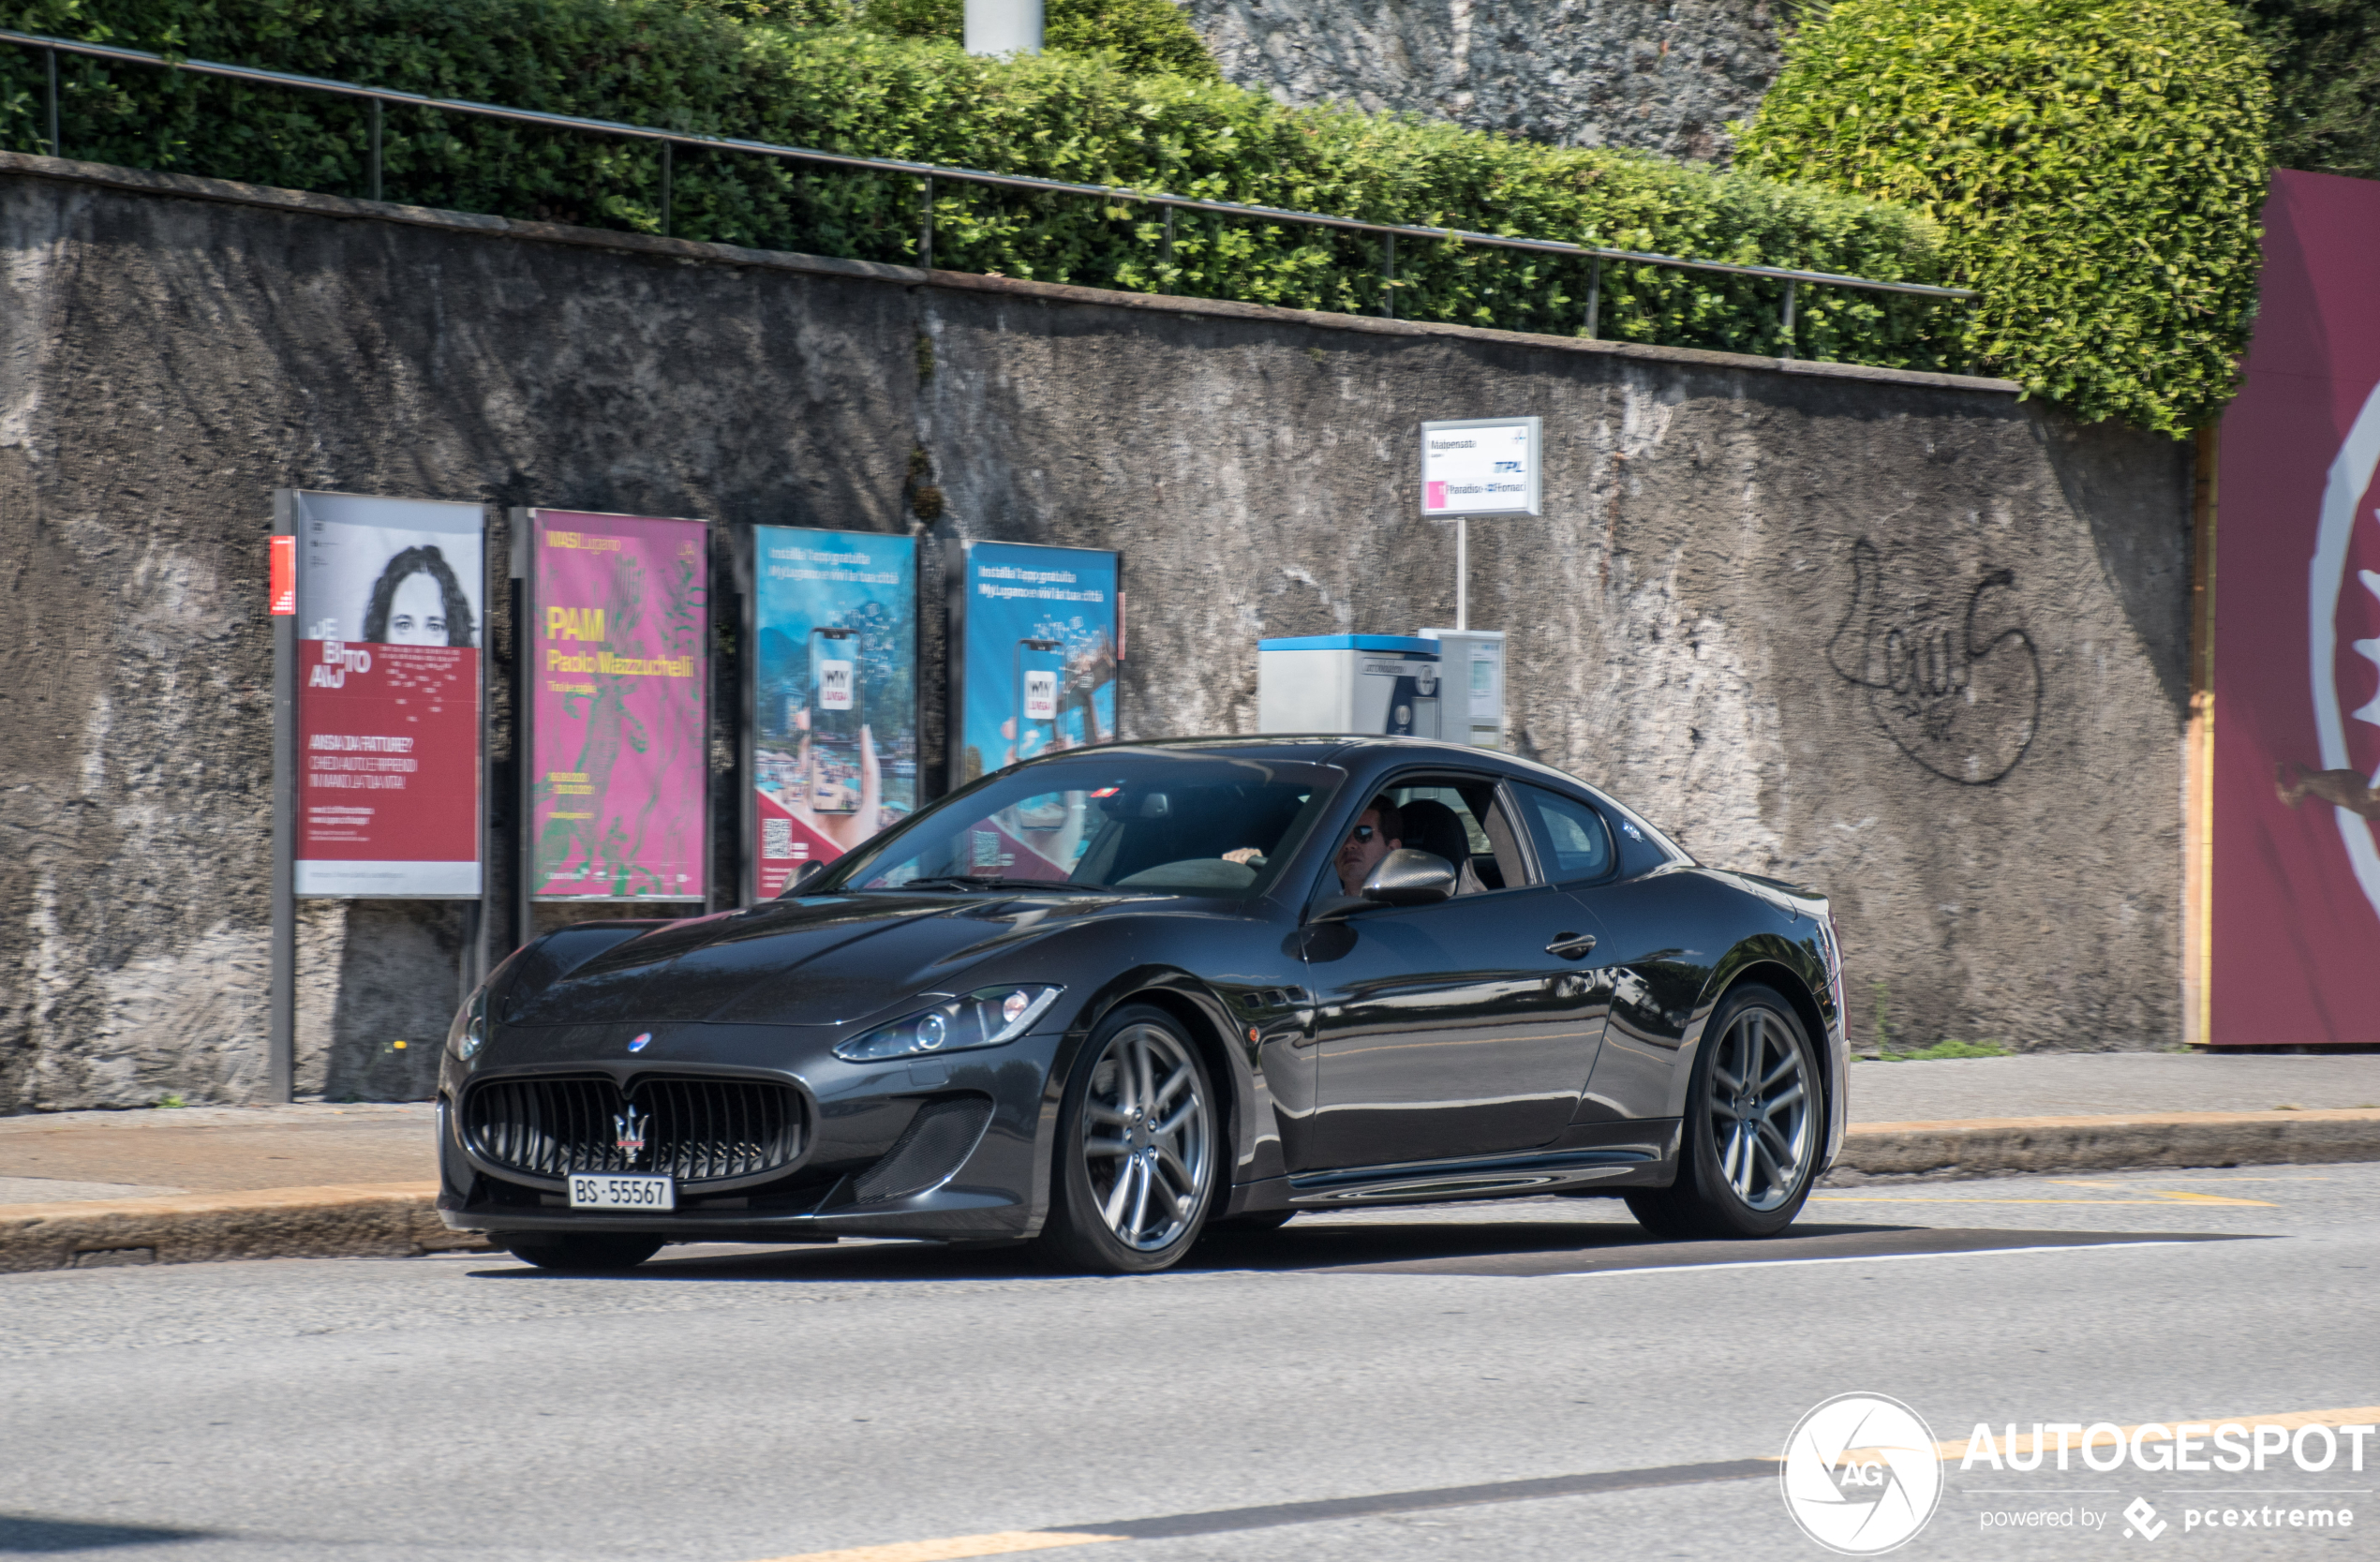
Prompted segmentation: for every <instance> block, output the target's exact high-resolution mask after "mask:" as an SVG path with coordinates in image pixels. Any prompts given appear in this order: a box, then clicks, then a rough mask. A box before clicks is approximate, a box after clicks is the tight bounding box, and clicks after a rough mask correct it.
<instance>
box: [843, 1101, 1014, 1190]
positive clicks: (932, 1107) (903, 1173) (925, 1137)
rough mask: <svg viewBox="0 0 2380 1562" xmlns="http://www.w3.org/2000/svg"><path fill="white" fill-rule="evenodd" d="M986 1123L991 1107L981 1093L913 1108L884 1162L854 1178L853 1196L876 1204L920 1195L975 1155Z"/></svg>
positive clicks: (886, 1152) (987, 1122)
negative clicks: (911, 1115)
mask: <svg viewBox="0 0 2380 1562" xmlns="http://www.w3.org/2000/svg"><path fill="white" fill-rule="evenodd" d="M990 1122H991V1103H990V1102H989V1101H987V1100H985V1099H984V1098H983V1097H982V1096H980V1095H946V1096H943V1097H941V1098H940V1099H938V1100H933V1101H929V1102H927V1103H926V1104H925V1105H924V1106H922V1107H920V1108H917V1115H916V1116H915V1117H913V1118H911V1119H910V1120H909V1126H908V1127H906V1128H904V1129H902V1130H901V1132H900V1138H897V1139H895V1140H894V1141H893V1147H892V1148H891V1149H890V1150H887V1151H885V1154H884V1158H883V1159H882V1160H879V1161H878V1162H877V1163H876V1164H875V1165H874V1166H871V1167H870V1168H868V1169H867V1170H865V1171H863V1172H861V1173H860V1174H859V1175H858V1177H856V1178H855V1179H854V1180H853V1182H852V1185H851V1191H852V1196H853V1197H854V1198H856V1199H857V1200H858V1201H859V1202H860V1203H862V1204H881V1203H883V1202H884V1201H885V1200H886V1199H888V1198H908V1197H909V1196H910V1195H911V1194H913V1193H923V1192H925V1191H926V1190H927V1189H928V1188H930V1187H932V1186H933V1185H934V1184H935V1183H939V1182H941V1181H942V1180H943V1179H944V1178H945V1177H947V1176H949V1175H950V1174H951V1173H952V1172H954V1171H956V1170H958V1169H959V1167H960V1166H961V1165H963V1164H964V1163H965V1161H966V1159H967V1157H968V1156H969V1155H972V1154H974V1150H975V1141H976V1140H977V1139H980V1138H983V1135H984V1128H985V1126H986V1125H987V1124H989V1123H990Z"/></svg>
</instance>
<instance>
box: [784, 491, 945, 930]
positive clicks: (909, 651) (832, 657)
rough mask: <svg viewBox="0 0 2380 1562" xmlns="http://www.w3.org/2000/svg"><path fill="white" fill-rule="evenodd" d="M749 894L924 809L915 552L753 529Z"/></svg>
mask: <svg viewBox="0 0 2380 1562" xmlns="http://www.w3.org/2000/svg"><path fill="white" fill-rule="evenodd" d="M752 585H753V590H752V609H751V618H752V625H751V635H752V646H753V675H752V706H753V709H752V712H751V734H752V784H753V789H754V793H755V796H753V798H752V826H753V833H754V835H755V837H756V838H757V839H756V840H754V841H751V843H750V845H751V850H749V851H748V853H747V860H748V861H749V862H751V873H752V891H753V894H754V895H755V896H756V897H757V898H759V899H762V900H766V899H767V898H768V897H770V896H773V895H775V894H777V893H778V892H779V891H780V890H781V889H783V888H784V887H785V885H786V884H787V882H788V881H790V880H791V878H792V877H793V875H794V874H795V872H796V871H797V870H799V869H800V868H801V865H802V864H803V863H805V862H831V861H832V860H834V859H835V858H836V857H839V856H840V855H843V853H845V852H847V851H849V850H851V849H852V848H853V847H854V846H856V845H858V844H859V843H860V842H861V841H865V840H867V839H868V838H869V837H870V836H871V835H874V834H875V833H876V832H877V831H879V830H881V829H884V828H885V827H886V826H890V825H893V824H896V823H898V822H899V821H900V820H901V819H903V818H906V817H907V816H908V815H909V813H910V811H912V810H914V809H915V808H916V806H917V545H916V543H915V542H914V541H912V540H911V539H910V538H907V537H886V536H884V535H882V534H880V533H876V532H870V531H809V530H802V529H797V528H792V527H779V526H756V527H754V528H752Z"/></svg>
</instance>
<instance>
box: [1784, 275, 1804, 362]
mask: <svg viewBox="0 0 2380 1562" xmlns="http://www.w3.org/2000/svg"><path fill="white" fill-rule="evenodd" d="M1800 287H1801V284H1800V283H1799V282H1788V283H1786V284H1785V361H1786V362H1787V363H1789V364H1790V363H1792V361H1793V295H1794V292H1795V290H1798V289H1799V288H1800Z"/></svg>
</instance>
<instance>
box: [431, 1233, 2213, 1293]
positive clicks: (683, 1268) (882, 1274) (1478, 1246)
mask: <svg viewBox="0 0 2380 1562" xmlns="http://www.w3.org/2000/svg"><path fill="white" fill-rule="evenodd" d="M2234 1240H2248V1239H2239V1238H2235V1237H2233V1236H2231V1235H2230V1234H2227V1233H2183V1234H2175V1233H2169V1232H2168V1233H2158V1234H2156V1235H2154V1236H2145V1235H2144V1234H2142V1233H2138V1232H2112V1231H2000V1230H1974V1229H1960V1228H1945V1227H1918V1226H1875V1225H1819V1224H1811V1225H1806V1226H1794V1227H1789V1228H1788V1229H1786V1230H1785V1231H1783V1232H1781V1233H1779V1234H1778V1235H1777V1236H1774V1237H1770V1238H1767V1239H1765V1240H1763V1241H1757V1242H1661V1241H1659V1240H1658V1239H1656V1238H1653V1237H1650V1236H1647V1235H1646V1234H1645V1233H1644V1230H1643V1229H1642V1228H1641V1227H1636V1226H1633V1225H1622V1224H1617V1223H1611V1222H1599V1223H1589V1222H1575V1223H1573V1222H1563V1221H1511V1222H1506V1223H1481V1224H1477V1225H1472V1224H1463V1225H1455V1224H1450V1223H1448V1222H1444V1221H1415V1222H1413V1223H1412V1224H1410V1225H1392V1224H1389V1223H1385V1222H1366V1223H1365V1224H1362V1225H1346V1226H1332V1225H1324V1224H1318V1223H1317V1224H1314V1225H1300V1224H1298V1223H1296V1222H1292V1223H1291V1224H1289V1225H1287V1226H1285V1227H1281V1228H1280V1229H1279V1230H1277V1231H1265V1232H1217V1233H1214V1234H1213V1235H1211V1236H1209V1237H1207V1238H1206V1239H1205V1240H1203V1241H1202V1242H1199V1243H1198V1245H1197V1248H1196V1249H1195V1250H1194V1251H1193V1252H1192V1253H1191V1255H1190V1257H1188V1258H1187V1259H1185V1260H1183V1262H1182V1263H1181V1264H1180V1265H1178V1266H1176V1267H1175V1268H1174V1269H1172V1270H1170V1271H1168V1273H1170V1274H1175V1275H1181V1274H1197V1273H1199V1272H1249V1271H1257V1272H1272V1273H1338V1274H1348V1273H1363V1274H1496V1275H1544V1274H1585V1273H1595V1272H1608V1271H1613V1270H1634V1269H1678V1268H1698V1267H1708V1266H1712V1265H1742V1264H1773V1263H1779V1262H1787V1261H1793V1260H1801V1261H1808V1260H1811V1259H1822V1258H1872V1257H1915V1256H1919V1255H1926V1254H1945V1255H1946V1254H1956V1253H1981V1252H1991V1251H2002V1250H2007V1249H2012V1248H2045V1247H2099V1246H2108V1245H2120V1244H2133V1243H2139V1242H2216V1241H2234ZM500 1262H502V1260H499V1263H500ZM473 1273H474V1274H475V1275H476V1276H478V1277H481V1278H485V1279H490V1280H530V1279H565V1278H569V1277H568V1276H562V1275H554V1274H549V1273H547V1272H544V1271H541V1270H535V1269H531V1268H529V1267H528V1265H526V1264H524V1265H521V1266H519V1267H517V1268H514V1267H509V1266H507V1267H501V1268H494V1269H484V1270H477V1271H474V1272H473ZM1058 1277H1059V1272H1057V1271H1055V1270H1052V1269H1050V1268H1049V1267H1048V1266H1047V1265H1045V1264H1043V1263H1042V1262H1040V1261H1039V1260H1038V1259H1037V1258H1036V1257H1035V1256H1034V1254H1033V1252H1032V1251H1031V1250H1030V1249H1027V1248H1024V1247H1020V1246H1016V1245H1002V1246H982V1247H972V1246H945V1245H943V1244H940V1243H934V1242H844V1243H838V1244H835V1245H832V1246H827V1245H819V1244H812V1245H809V1246H800V1247H782V1248H763V1247H726V1246H707V1247H686V1248H663V1249H662V1252H661V1255H660V1256H659V1257H655V1258H653V1259H651V1260H650V1261H648V1262H647V1263H645V1264H643V1265H641V1266H639V1267H638V1268H636V1269H634V1270H631V1271H627V1272H623V1273H621V1274H618V1275H616V1276H612V1277H611V1278H616V1279H620V1280H640V1281H652V1280H740V1281H796V1282H801V1283H805V1284H811V1285H818V1284H832V1283H837V1282H841V1283H853V1282H869V1283H882V1282H885V1281H915V1280H940V1281H964V1280H1018V1279H1034V1280H1049V1279H1055V1278H1058Z"/></svg>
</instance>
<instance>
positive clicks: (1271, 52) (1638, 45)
mask: <svg viewBox="0 0 2380 1562" xmlns="http://www.w3.org/2000/svg"><path fill="white" fill-rule="evenodd" d="M1176 3H1177V4H1178V5H1180V6H1181V7H1182V8H1183V11H1184V12H1185V13H1187V14H1188V16H1189V18H1190V22H1191V25H1192V26H1194V27H1196V28H1197V30H1198V33H1199V35H1200V36H1201V37H1204V38H1205V39H1206V40H1207V48H1208V51H1209V52H1211V53H1212V54H1213V55H1214V57H1215V61H1216V63H1217V64H1218V65H1220V66H1221V67H1223V73H1224V75H1225V76H1226V77H1227V78H1228V79H1229V80H1230V81H1231V82H1235V83H1237V84H1238V85H1240V86H1243V87H1247V88H1249V89H1251V90H1253V91H1256V92H1264V93H1270V94H1272V96H1273V97H1277V98H1279V99H1280V100H1281V101H1282V102H1285V103H1294V104H1301V105H1302V104H1309V103H1323V102H1337V103H1349V104H1355V105H1358V106H1360V107H1362V108H1365V109H1370V110H1374V111H1378V110H1382V109H1394V110H1399V111H1402V112H1410V113H1418V114H1422V115H1425V116H1427V117H1429V118H1432V119H1445V120H1451V121H1452V122H1453V123H1455V124H1457V125H1464V126H1470V127H1471V128H1472V129H1475V130H1509V131H1511V132H1513V133H1514V134H1516V135H1522V136H1526V137H1529V138H1530V139H1532V140H1535V141H1552V142H1554V144H1555V145H1558V146H1622V147H1633V148H1636V149H1638V150H1640V151H1645V152H1659V153H1662V154H1664V155H1666V156H1673V157H1694V158H1701V159H1706V160H1724V159H1725V158H1726V156H1727V155H1728V153H1729V151H1730V150H1731V149H1732V147H1733V139H1732V138H1731V137H1730V136H1729V135H1728V133H1727V128H1726V127H1727V126H1728V124H1729V123H1730V122H1732V121H1734V120H1739V119H1748V118H1750V117H1751V115H1752V113H1753V112H1754V111H1756V110H1757V109H1759V107H1760V103H1761V98H1762V97H1763V96H1764V95H1765V94H1766V93H1767V91H1768V89H1769V85H1770V83H1771V82H1775V81H1776V80H1777V73H1778V70H1780V69H1781V68H1783V65H1784V53H1783V47H1782V39H1781V28H1782V24H1783V22H1784V21H1785V7H1784V6H1783V5H1782V3H1781V0H1560V3H1559V4H1546V3H1544V0H1176Z"/></svg>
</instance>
